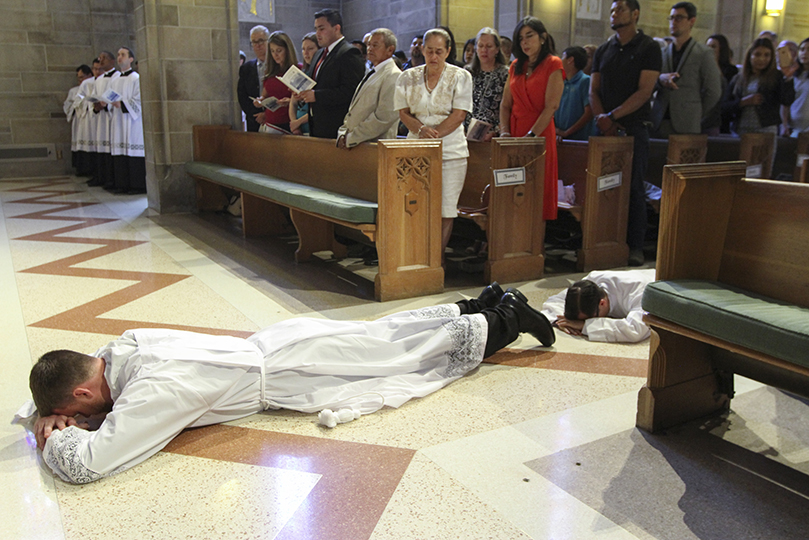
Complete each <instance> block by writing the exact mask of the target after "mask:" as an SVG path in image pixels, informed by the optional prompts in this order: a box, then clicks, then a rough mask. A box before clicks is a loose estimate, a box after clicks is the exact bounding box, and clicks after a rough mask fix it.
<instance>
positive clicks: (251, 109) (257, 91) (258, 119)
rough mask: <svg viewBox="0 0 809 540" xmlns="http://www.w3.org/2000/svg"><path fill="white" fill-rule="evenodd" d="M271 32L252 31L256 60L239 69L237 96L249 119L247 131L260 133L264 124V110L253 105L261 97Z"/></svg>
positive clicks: (251, 36)
mask: <svg viewBox="0 0 809 540" xmlns="http://www.w3.org/2000/svg"><path fill="white" fill-rule="evenodd" d="M269 38H270V31H269V30H267V28H266V27H265V26H261V25H258V26H255V27H253V29H252V30H250V45H252V46H253V52H254V53H255V55H256V59H255V60H250V61H249V62H245V63H244V64H242V66H241V67H240V68H239V84H238V85H237V87H236V94H237V95H238V96H239V106H240V107H241V108H242V111H244V115H245V117H246V119H247V131H258V128H259V126H260V125H261V124H263V123H264V111H263V109H258V108H256V106H255V105H253V99H252V98H254V97H259V96H260V95H261V82H262V78H263V73H264V60H265V59H266V58H267V40H268V39H269Z"/></svg>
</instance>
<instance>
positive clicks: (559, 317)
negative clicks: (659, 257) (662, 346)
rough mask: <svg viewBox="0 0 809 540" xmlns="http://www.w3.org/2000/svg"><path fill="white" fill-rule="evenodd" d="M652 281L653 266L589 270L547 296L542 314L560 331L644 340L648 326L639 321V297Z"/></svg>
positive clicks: (592, 338)
mask: <svg viewBox="0 0 809 540" xmlns="http://www.w3.org/2000/svg"><path fill="white" fill-rule="evenodd" d="M654 280H655V270H654V268H649V269H645V270H626V271H595V272H590V273H589V274H587V275H586V276H585V277H584V279H583V280H581V281H577V282H576V283H574V284H573V285H571V286H570V288H568V289H567V290H566V291H562V292H560V293H559V294H556V295H554V296H551V297H550V298H548V300H546V301H545V303H544V304H543V305H542V313H543V314H544V315H545V316H546V317H548V319H550V320H551V321H553V325H554V326H556V327H557V328H559V329H560V330H562V331H563V332H566V333H568V334H571V335H573V336H582V335H583V336H587V338H588V339H590V341H612V342H628V343H636V342H638V341H643V340H644V339H646V338H648V337H649V327H648V326H646V324H644V322H643V320H642V319H643V309H642V308H641V300H642V298H643V290H644V289H645V288H646V285H648V284H649V283H650V282H652V281H654Z"/></svg>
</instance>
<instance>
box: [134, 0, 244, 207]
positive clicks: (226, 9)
mask: <svg viewBox="0 0 809 540" xmlns="http://www.w3.org/2000/svg"><path fill="white" fill-rule="evenodd" d="M237 1H239V0H165V1H161V0H134V16H135V30H136V32H137V37H138V41H139V42H141V43H145V44H146V45H145V47H143V50H142V51H141V57H140V64H139V67H140V76H141V79H140V81H141V98H142V100H143V111H144V137H145V143H146V185H147V190H148V197H149V207H150V208H152V209H154V210H157V211H158V212H161V213H166V212H177V211H188V210H192V209H193V208H194V193H195V191H194V185H193V182H192V181H191V179H190V178H188V176H187V175H186V174H185V172H184V170H183V164H184V163H185V162H186V161H188V160H190V159H191V158H192V157H193V143H192V127H193V126H194V125H196V124H227V125H231V126H233V127H234V128H238V127H239V126H240V125H241V113H240V110H239V107H238V103H237V100H236V80H237V77H238V68H239V52H238V36H237V35H236V31H235V29H236V28H238V25H237V23H236V17H237V6H236V2H237Z"/></svg>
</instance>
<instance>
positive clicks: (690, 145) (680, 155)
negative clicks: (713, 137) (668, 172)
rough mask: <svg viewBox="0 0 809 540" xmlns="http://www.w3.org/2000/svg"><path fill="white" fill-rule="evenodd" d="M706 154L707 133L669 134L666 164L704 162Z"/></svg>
mask: <svg viewBox="0 0 809 540" xmlns="http://www.w3.org/2000/svg"><path fill="white" fill-rule="evenodd" d="M707 156H708V136H707V135H669V144H668V153H667V155H666V163H667V164H669V165H684V164H688V163H705V159H706V158H707Z"/></svg>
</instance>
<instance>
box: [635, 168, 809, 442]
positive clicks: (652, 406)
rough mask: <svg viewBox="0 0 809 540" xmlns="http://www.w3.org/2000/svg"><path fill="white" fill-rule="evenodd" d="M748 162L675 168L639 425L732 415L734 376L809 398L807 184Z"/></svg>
mask: <svg viewBox="0 0 809 540" xmlns="http://www.w3.org/2000/svg"><path fill="white" fill-rule="evenodd" d="M745 170H746V164H745V163H744V162H733V163H709V164H705V165H676V166H667V167H666V170H665V173H664V179H663V199H662V206H661V214H660V224H661V225H660V237H659V242H658V254H657V279H658V280H661V282H660V283H656V284H653V285H650V286H649V287H648V288H647V294H645V295H644V304H643V306H644V309H647V310H648V313H647V314H646V315H645V317H644V320H645V321H646V323H647V324H648V325H649V326H650V327H651V328H652V340H651V345H650V352H649V373H648V378H647V382H646V385H645V386H644V387H643V388H642V389H641V391H640V393H639V395H638V416H637V425H638V427H640V428H643V429H645V430H648V431H658V430H661V429H665V428H667V427H670V426H673V425H676V424H679V423H682V422H686V421H689V420H693V419H696V418H700V417H702V416H706V415H709V414H712V413H715V412H717V411H723V410H726V409H727V408H728V407H729V403H730V399H731V398H732V397H733V379H732V376H731V375H732V374H733V373H738V374H740V375H743V376H746V377H749V378H752V379H755V380H758V381H761V382H763V383H765V384H770V385H774V386H778V387H780V388H784V389H786V390H789V391H791V392H795V393H798V394H801V395H804V396H807V397H809V356H807V354H806V351H807V350H809V288H807V287H806V284H807V283H809V185H806V184H797V183H786V182H775V181H769V180H753V179H744V178H743V176H744V173H745Z"/></svg>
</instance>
